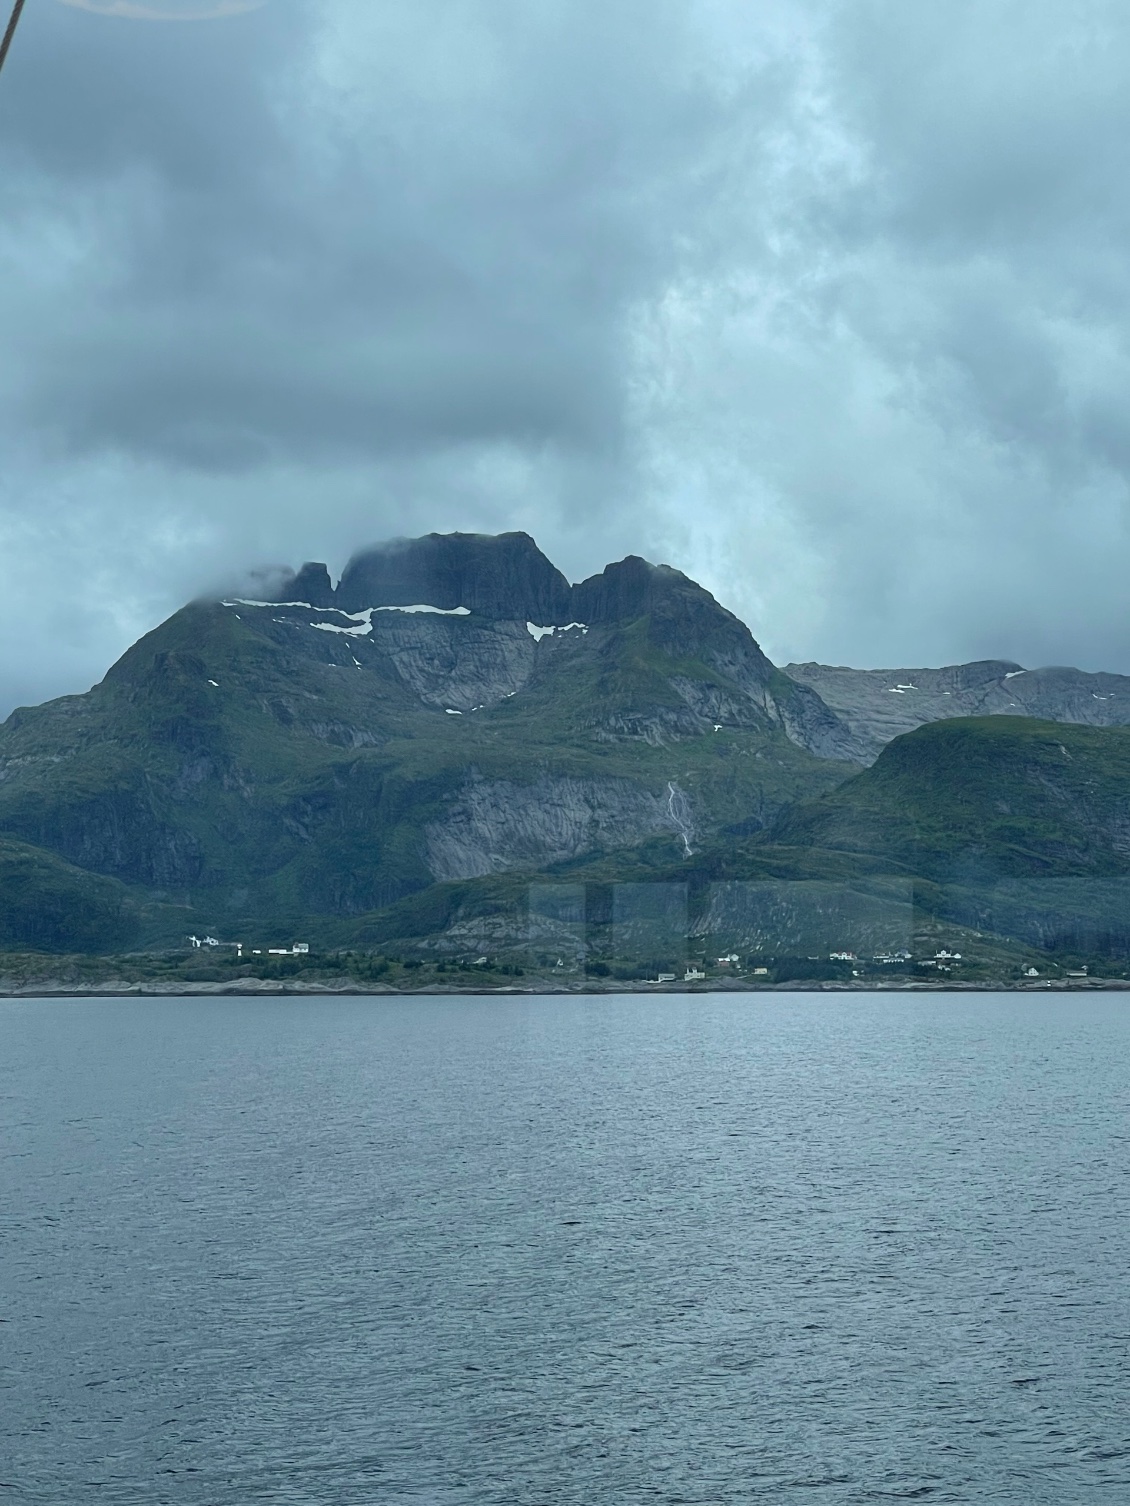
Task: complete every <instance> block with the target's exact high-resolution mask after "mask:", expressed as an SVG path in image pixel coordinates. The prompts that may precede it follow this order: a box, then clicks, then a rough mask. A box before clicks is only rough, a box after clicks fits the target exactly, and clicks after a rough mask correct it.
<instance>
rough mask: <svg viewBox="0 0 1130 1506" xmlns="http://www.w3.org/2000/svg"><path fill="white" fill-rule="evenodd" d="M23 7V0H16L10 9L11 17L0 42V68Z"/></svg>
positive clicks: (6, 54)
mask: <svg viewBox="0 0 1130 1506" xmlns="http://www.w3.org/2000/svg"><path fill="white" fill-rule="evenodd" d="M23 8H24V0H16V4H15V8H14V10H13V11H12V19H11V20H10V21H9V22H8V25H7V27H6V29H5V31H4V40H3V41H2V42H0V68H3V66H4V60H5V59H6V58H7V56H8V49H9V47H11V45H12V38H13V37H14V36H15V34H16V27H17V26H18V25H19V24H20V16H21V14H22V13H23Z"/></svg>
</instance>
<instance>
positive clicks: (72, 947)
mask: <svg viewBox="0 0 1130 1506" xmlns="http://www.w3.org/2000/svg"><path fill="white" fill-rule="evenodd" d="M140 918H141V917H140V913H139V906H138V904H137V902H136V900H135V899H134V898H133V897H132V896H131V895H130V893H129V890H128V889H127V888H126V886H125V885H124V884H120V883H118V882H117V881H116V880H114V879H108V878H103V877H102V876H101V875H99V874H95V873H85V872H84V871H83V870H82V869H81V868H76V867H74V866H73V865H72V864H70V863H66V862H64V861H63V860H62V859H61V858H57V857H56V856H55V855H54V854H53V853H49V852H43V851H42V850H40V849H38V848H35V847H29V846H28V845H27V844H26V843H23V842H12V841H9V840H6V839H4V838H0V950H4V951H32V952H74V951H77V952H108V951H114V950H120V949H122V948H124V947H127V946H129V945H131V943H132V942H133V941H134V940H135V939H136V937H137V935H138V932H139V929H140Z"/></svg>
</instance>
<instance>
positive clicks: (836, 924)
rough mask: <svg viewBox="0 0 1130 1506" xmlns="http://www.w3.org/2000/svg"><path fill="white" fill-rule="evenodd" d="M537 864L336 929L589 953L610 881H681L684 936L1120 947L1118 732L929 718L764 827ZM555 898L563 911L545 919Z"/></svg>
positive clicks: (1123, 942) (1124, 875)
mask: <svg viewBox="0 0 1130 1506" xmlns="http://www.w3.org/2000/svg"><path fill="white" fill-rule="evenodd" d="M534 877H536V876H534V875H531V874H528V873H527V874H521V875H517V874H516V875H513V876H512V877H510V878H505V877H504V878H501V879H494V880H490V881H485V880H479V881H475V882H472V883H464V884H447V885H437V886H434V887H433V888H432V889H430V890H428V891H427V892H426V893H424V894H421V895H418V896H413V897H409V898H405V899H404V900H402V901H401V902H400V903H399V904H398V905H394V906H392V907H390V908H389V909H387V910H385V911H382V912H381V913H380V914H378V915H373V916H368V917H364V918H361V919H359V920H358V921H357V922H355V923H352V924H351V925H349V926H346V927H345V928H343V930H342V931H341V935H342V937H343V939H346V938H347V939H348V940H349V941H350V942H352V943H354V944H372V945H378V946H393V947H395V946H396V945H398V944H408V945H415V946H421V947H423V948H425V949H429V948H434V949H436V950H438V951H448V952H450V951H453V950H454V951H458V950H461V949H467V948H470V947H479V948H482V949H483V950H487V949H491V948H503V949H504V948H506V947H508V946H509V947H516V946H519V945H520V944H522V942H523V938H524V937H526V936H527V935H532V934H534V933H535V932H536V931H538V929H539V927H540V929H541V931H542V932H544V934H545V935H546V937H547V940H549V941H551V940H552V939H553V938H554V937H555V936H556V938H557V945H558V947H559V949H560V950H562V951H563V952H567V951H568V948H569V946H570V944H573V945H574V946H576V945H578V944H580V942H579V941H578V938H583V944H584V945H585V946H586V947H587V949H588V953H589V955H590V957H591V956H593V955H597V956H604V955H612V954H613V953H614V952H615V949H616V945H617V941H616V936H615V932H616V918H615V911H616V901H615V887H616V886H617V885H624V884H626V885H629V886H632V885H644V886H646V885H652V884H654V885H658V886H669V887H673V888H674V889H675V890H677V891H679V893H680V894H682V893H683V891H685V906H686V910H685V913H686V921H687V930H688V932H689V933H690V934H692V935H698V936H701V937H709V938H715V939H716V940H717V943H718V945H719V946H720V947H721V948H723V949H726V948H729V947H739V948H742V949H744V950H747V951H765V952H783V951H789V950H790V949H791V950H793V951H796V952H798V953H799V954H800V955H801V956H802V957H803V956H809V957H811V956H812V955H813V954H814V953H815V954H817V955H820V954H823V955H824V956H825V957H826V956H827V954H828V953H829V952H830V951H838V950H842V949H844V948H851V949H853V950H855V949H859V950H860V953H861V955H862V954H863V952H864V951H866V952H867V953H868V955H869V954H870V952H871V950H879V949H883V948H895V947H911V946H912V944H913V938H915V937H921V936H927V937H930V936H934V937H936V938H937V939H938V940H939V941H940V940H943V939H946V938H947V937H948V939H949V940H950V941H951V942H952V941H953V940H954V939H957V940H959V941H960V940H961V935H962V934H965V935H972V936H974V937H975V938H976V944H977V948H978V950H979V951H981V952H984V951H985V949H986V948H988V949H989V950H990V951H992V950H993V948H994V947H996V949H997V952H998V953H999V954H1000V955H1001V956H1004V955H1006V954H1014V953H1015V947H1016V946H1018V945H1022V946H1030V947H1037V948H1052V949H1056V950H1059V951H1066V952H1069V953H1074V954H1081V955H1092V956H1093V955H1096V954H1103V953H1116V954H1118V955H1120V956H1125V955H1127V954H1128V953H1130V729H1123V728H1111V729H1103V728H1090V727H1070V726H1061V725H1058V724H1054V723H1047V722H1036V721H1032V720H1024V719H1017V718H1012V717H1009V718H1004V717H983V718H969V719H964V720H952V721H946V722H939V723H935V724H932V725H929V726H926V727H923V728H920V729H919V730H917V731H915V732H912V733H908V734H906V735H905V736H903V737H900V738H898V739H897V740H896V741H895V742H893V743H892V744H891V745H890V746H889V747H888V748H887V749H886V750H885V751H884V752H883V753H882V755H881V756H880V758H879V759H878V761H877V762H876V763H875V765H874V766H873V767H872V768H870V769H868V770H866V771H864V772H862V773H859V774H858V775H856V776H854V777H853V778H851V779H849V780H847V781H846V782H844V783H842V784H840V785H839V786H838V787H837V788H836V789H834V790H832V791H830V792H829V793H827V794H825V795H823V796H821V797H820V798H818V799H816V800H813V801H808V802H802V803H799V804H797V805H795V806H793V807H791V808H790V809H789V810H787V811H786V812H784V813H783V814H782V816H781V817H780V818H779V819H778V820H777V822H776V823H775V824H774V825H772V826H771V827H770V828H769V829H768V830H761V831H758V832H755V833H752V834H745V833H742V832H740V831H739V832H732V831H731V832H729V833H722V834H718V835H707V837H706V839H705V840H704V841H702V842H701V843H700V844H698V845H696V847H695V850H694V851H693V853H692V854H690V855H689V856H688V855H687V854H686V853H685V851H680V850H679V848H678V846H677V844H676V843H675V842H674V841H673V840H672V838H671V837H670V836H669V835H659V836H655V837H653V838H650V839H649V840H647V841H645V842H642V843H639V844H637V845H636V846H634V847H633V848H632V849H630V850H627V851H620V852H615V853H611V854H608V855H606V856H602V857H591V858H587V859H585V860H582V861H578V862H573V863H568V864H559V865H557V866H556V867H555V868H553V869H550V870H547V871H545V872H543V873H542V875H541V876H540V882H539V883H538V885H537V886H536V887H535V888H534V889H533V890H531V891H528V890H527V887H526V886H527V884H528V883H529V881H530V880H531V879H532V878H534ZM554 885H556V886H558V887H557V890H556V891H554V889H553V886H554ZM554 892H557V893H559V894H560V895H561V897H562V903H563V904H564V910H563V913H565V912H566V911H567V912H568V913H569V915H570V917H571V918H570V919H569V920H568V923H566V924H562V925H558V926H556V928H555V927H554V925H553V924H552V923H551V921H552V916H553V912H554V899H553V895H554ZM539 896H540V897H539ZM630 898H631V895H630V893H629V899H630ZM678 903H679V904H683V903H684V901H683V899H681V898H680V899H679V900H678ZM531 905H533V906H534V910H536V909H537V907H538V906H539V905H540V906H542V907H543V909H544V912H545V913H544V915H542V916H540V918H539V917H538V916H536V915H534V911H533V910H531V909H530V906H531ZM570 907H571V908H570ZM531 917H532V918H531ZM954 927H957V928H959V929H958V930H957V931H955V930H954ZM1010 949H1011V950H1010ZM621 960H622V958H621Z"/></svg>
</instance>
